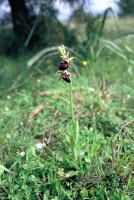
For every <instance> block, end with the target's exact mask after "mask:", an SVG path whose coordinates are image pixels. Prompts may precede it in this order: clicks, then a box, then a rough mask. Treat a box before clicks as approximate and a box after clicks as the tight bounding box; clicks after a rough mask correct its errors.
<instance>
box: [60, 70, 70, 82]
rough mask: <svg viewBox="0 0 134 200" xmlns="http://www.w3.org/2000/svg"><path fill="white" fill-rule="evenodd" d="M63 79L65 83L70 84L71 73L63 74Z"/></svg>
mask: <svg viewBox="0 0 134 200" xmlns="http://www.w3.org/2000/svg"><path fill="white" fill-rule="evenodd" d="M61 77H62V79H63V80H64V81H66V82H67V83H70V82H71V75H70V73H68V72H63V73H62V74H61Z"/></svg>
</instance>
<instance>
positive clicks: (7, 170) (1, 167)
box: [0, 165, 12, 176]
mask: <svg viewBox="0 0 134 200" xmlns="http://www.w3.org/2000/svg"><path fill="white" fill-rule="evenodd" d="M4 171H6V172H9V173H10V174H12V172H11V171H10V170H9V169H7V168H6V167H4V166H3V165H0V176H1V175H2V174H3V173H4Z"/></svg>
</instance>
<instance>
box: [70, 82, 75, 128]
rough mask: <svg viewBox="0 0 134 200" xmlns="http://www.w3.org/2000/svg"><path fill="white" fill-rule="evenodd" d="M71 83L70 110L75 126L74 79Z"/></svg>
mask: <svg viewBox="0 0 134 200" xmlns="http://www.w3.org/2000/svg"><path fill="white" fill-rule="evenodd" d="M69 85H70V111H71V118H72V123H73V126H75V117H74V110H73V90H72V80H71V83H70V84H69Z"/></svg>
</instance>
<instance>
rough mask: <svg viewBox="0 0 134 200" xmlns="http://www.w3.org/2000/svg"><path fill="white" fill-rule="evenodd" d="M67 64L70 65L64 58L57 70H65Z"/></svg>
mask: <svg viewBox="0 0 134 200" xmlns="http://www.w3.org/2000/svg"><path fill="white" fill-rule="evenodd" d="M69 65H70V63H69V62H67V61H66V60H62V61H61V63H60V66H59V70H61V71H64V70H67V69H68V67H69Z"/></svg>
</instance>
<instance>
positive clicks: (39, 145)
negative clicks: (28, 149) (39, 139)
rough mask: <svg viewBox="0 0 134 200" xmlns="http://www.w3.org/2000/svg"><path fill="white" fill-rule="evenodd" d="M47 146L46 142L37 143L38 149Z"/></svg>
mask: <svg viewBox="0 0 134 200" xmlns="http://www.w3.org/2000/svg"><path fill="white" fill-rule="evenodd" d="M45 146H46V144H45V143H38V144H36V148H37V149H42V148H43V147H45Z"/></svg>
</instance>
